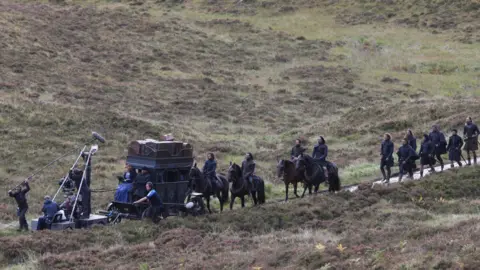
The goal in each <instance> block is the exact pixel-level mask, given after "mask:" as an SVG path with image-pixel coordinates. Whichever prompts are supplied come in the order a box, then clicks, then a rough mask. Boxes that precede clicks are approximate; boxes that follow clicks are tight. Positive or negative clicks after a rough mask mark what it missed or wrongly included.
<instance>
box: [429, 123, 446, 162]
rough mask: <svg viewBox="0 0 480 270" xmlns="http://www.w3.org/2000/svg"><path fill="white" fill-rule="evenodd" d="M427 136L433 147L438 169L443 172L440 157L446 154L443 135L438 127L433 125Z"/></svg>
mask: <svg viewBox="0 0 480 270" xmlns="http://www.w3.org/2000/svg"><path fill="white" fill-rule="evenodd" d="M428 136H429V137H430V140H431V141H432V143H433V145H434V146H435V157H436V158H437V160H438V161H439V162H440V166H441V167H440V168H441V170H442V171H443V166H444V164H443V159H442V155H443V154H446V153H447V140H446V139H445V135H444V134H443V133H442V132H440V129H439V128H438V125H434V126H433V127H432V132H430V134H429V135H428Z"/></svg>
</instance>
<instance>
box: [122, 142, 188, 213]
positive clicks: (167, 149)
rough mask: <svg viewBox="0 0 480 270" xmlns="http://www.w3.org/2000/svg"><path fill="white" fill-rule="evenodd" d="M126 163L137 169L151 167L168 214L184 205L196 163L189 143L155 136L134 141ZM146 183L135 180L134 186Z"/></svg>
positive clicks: (152, 175)
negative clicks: (155, 137) (158, 138)
mask: <svg viewBox="0 0 480 270" xmlns="http://www.w3.org/2000/svg"><path fill="white" fill-rule="evenodd" d="M127 163H128V164H130V165H131V166H132V167H133V168H135V169H138V170H140V169H142V168H143V167H147V168H148V169H149V172H150V181H151V182H152V183H153V184H154V186H155V190H156V191H157V193H158V194H159V195H160V197H161V198H162V201H163V203H164V205H165V208H166V210H167V212H168V215H177V214H178V213H179V210H180V209H182V208H184V205H185V198H186V196H187V191H188V182H189V173H190V169H191V167H192V164H193V148H192V146H191V145H190V144H188V143H184V142H179V141H156V140H152V139H147V140H138V141H133V142H132V143H130V145H129V148H128V156H127ZM137 185H138V186H137ZM144 185H145V183H138V184H134V188H143V187H144Z"/></svg>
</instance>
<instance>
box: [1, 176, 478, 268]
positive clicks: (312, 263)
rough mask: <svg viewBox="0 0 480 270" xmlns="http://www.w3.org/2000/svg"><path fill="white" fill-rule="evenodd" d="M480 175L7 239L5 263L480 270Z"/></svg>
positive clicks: (3, 254) (430, 178) (3, 241)
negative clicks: (479, 252)
mask: <svg viewBox="0 0 480 270" xmlns="http://www.w3.org/2000/svg"><path fill="white" fill-rule="evenodd" d="M479 172H480V171H479V169H478V168H469V169H464V170H462V171H447V172H445V173H443V174H438V175H435V176H428V177H427V178H426V179H425V180H424V181H418V182H417V181H415V182H406V183H403V184H401V185H397V184H395V185H392V186H390V187H388V188H385V187H379V186H376V187H375V188H374V189H372V188H371V187H370V186H367V185H366V186H362V187H361V188H360V191H359V192H356V193H349V192H346V193H340V194H337V195H329V196H316V197H310V198H307V199H304V200H295V201H291V202H289V203H285V204H266V205H264V206H261V207H256V208H252V209H248V208H247V209H242V210H238V211H231V212H225V213H223V214H213V215H209V216H206V217H198V218H186V219H178V218H171V219H168V220H166V221H164V222H162V223H161V224H160V225H159V226H153V225H150V224H148V223H141V222H136V221H132V222H126V223H123V224H121V225H118V226H116V227H99V228H95V229H91V230H87V231H80V230H78V231H73V232H51V231H43V232H36V233H34V234H30V235H21V236H4V237H0V244H1V245H2V247H5V248H4V249H2V250H1V252H0V257H1V258H2V260H1V261H0V262H2V263H4V264H5V263H21V262H26V263H30V264H33V265H35V267H37V268H40V269H52V268H55V269H71V268H75V269H93V268H99V269H100V268H102V269H114V268H118V269H132V268H134V269H136V268H139V267H145V266H147V265H148V266H149V267H151V268H156V269H177V268H181V269H183V268H185V269H206V268H208V269H211V268H218V269H252V268H254V267H263V269H319V268H322V267H323V268H322V269H326V268H328V267H330V268H332V269H347V268H348V269H351V268H355V269H372V268H378V269H418V268H419V267H428V268H435V267H437V268H446V269H457V268H458V269H474V268H476V267H479V264H478V263H479V262H478V260H476V259H475V256H474V254H475V252H476V251H475V246H476V245H478V244H479V241H480V235H479V234H478V218H477V217H478V214H479V208H478V202H476V201H474V200H472V199H474V198H477V197H478V196H479V195H480V194H479V191H478V190H479V183H480V182H479V181H478V173H479ZM446 221H448V222H446ZM59 238H62V239H63V240H62V241H58V239H59ZM25 247H28V248H25ZM142 265H143V266H142Z"/></svg>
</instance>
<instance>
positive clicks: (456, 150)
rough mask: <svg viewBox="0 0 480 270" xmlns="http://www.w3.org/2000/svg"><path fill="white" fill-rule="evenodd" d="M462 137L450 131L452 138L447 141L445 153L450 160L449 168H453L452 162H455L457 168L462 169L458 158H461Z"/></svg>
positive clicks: (453, 130) (454, 131) (455, 131)
mask: <svg viewBox="0 0 480 270" xmlns="http://www.w3.org/2000/svg"><path fill="white" fill-rule="evenodd" d="M462 146H463V140H462V137H460V136H458V135H457V130H456V129H452V136H450V138H449V139H448V145H447V151H448V159H449V160H450V168H453V162H454V161H455V162H457V163H458V166H460V167H462V162H461V161H460V157H461V156H462Z"/></svg>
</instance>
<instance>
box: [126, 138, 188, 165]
mask: <svg viewBox="0 0 480 270" xmlns="http://www.w3.org/2000/svg"><path fill="white" fill-rule="evenodd" d="M127 163H128V164H130V165H132V166H133V167H134V168H138V169H139V168H142V167H148V168H151V169H168V168H187V167H190V166H192V164H193V147H192V146H191V145H190V144H189V143H184V142H180V141H157V140H154V139H146V140H136V141H133V142H131V143H130V144H129V147H128V156H127Z"/></svg>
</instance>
